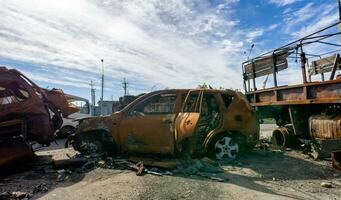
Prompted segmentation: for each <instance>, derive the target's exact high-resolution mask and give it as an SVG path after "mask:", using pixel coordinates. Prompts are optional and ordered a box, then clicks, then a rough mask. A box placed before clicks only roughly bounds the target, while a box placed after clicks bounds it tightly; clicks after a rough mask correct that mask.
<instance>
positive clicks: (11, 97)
mask: <svg viewBox="0 0 341 200" xmlns="http://www.w3.org/2000/svg"><path fill="white" fill-rule="evenodd" d="M0 77H1V78H0V152H1V153H0V154H1V157H0V166H1V165H4V164H8V163H11V162H12V161H13V162H14V161H20V160H25V159H26V158H28V157H29V156H27V155H31V156H32V149H31V148H30V145H29V144H28V142H27V140H35V141H37V142H38V143H40V144H43V145H48V144H49V143H50V142H51V141H53V140H54V133H55V131H56V130H57V129H58V128H59V127H60V126H61V124H62V116H67V115H69V114H71V113H73V112H76V111H77V108H74V107H72V106H70V105H69V104H68V102H67V101H66V98H65V96H64V94H63V92H62V91H61V90H56V89H52V90H47V89H42V88H40V87H39V86H37V85H36V84H35V83H33V82H32V81H31V80H29V79H28V78H27V77H26V76H24V75H23V74H21V73H20V72H19V71H17V70H15V69H7V68H6V67H0ZM9 143H12V144H13V145H11V146H8V144H9ZM20 144H22V145H20ZM24 149H26V151H24ZM20 155H21V156H20Z"/></svg>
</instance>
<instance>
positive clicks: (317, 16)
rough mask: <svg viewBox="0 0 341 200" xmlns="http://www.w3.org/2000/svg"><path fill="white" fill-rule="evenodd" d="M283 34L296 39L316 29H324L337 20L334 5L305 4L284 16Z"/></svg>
mask: <svg viewBox="0 0 341 200" xmlns="http://www.w3.org/2000/svg"><path fill="white" fill-rule="evenodd" d="M284 15H285V18H284V22H285V23H286V26H285V27H284V32H285V33H287V34H290V35H292V36H294V37H296V38H299V37H303V36H305V35H307V34H310V33H313V32H315V31H317V30H318V29H321V28H323V27H326V26H328V25H330V24H332V23H333V22H336V21H337V20H338V13H337V10H336V6H335V4H330V3H324V4H323V3H322V4H315V3H313V2H310V3H307V4H306V5H305V6H303V7H302V8H300V9H298V10H296V11H295V12H293V11H291V12H290V13H288V14H285V13H284Z"/></svg>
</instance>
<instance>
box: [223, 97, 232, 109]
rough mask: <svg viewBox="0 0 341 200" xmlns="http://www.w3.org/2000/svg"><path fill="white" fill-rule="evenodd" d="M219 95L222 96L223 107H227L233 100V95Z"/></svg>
mask: <svg viewBox="0 0 341 200" xmlns="http://www.w3.org/2000/svg"><path fill="white" fill-rule="evenodd" d="M221 97H222V98H223V101H224V104H225V107H226V108H228V107H229V106H230V104H231V102H232V100H233V96H232V95H228V94H221Z"/></svg>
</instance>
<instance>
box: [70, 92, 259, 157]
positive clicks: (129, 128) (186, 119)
mask: <svg viewBox="0 0 341 200" xmlns="http://www.w3.org/2000/svg"><path fill="white" fill-rule="evenodd" d="M258 137H259V124H258V120H257V119H256V116H255V114H254V113H253V111H252V108H251V106H250V104H249V103H248V101H247V99H246V98H245V96H244V95H243V94H242V93H240V92H236V91H232V90H227V91H221V90H210V89H202V90H200V89H198V90H188V89H183V90H161V91H155V92H151V93H148V94H145V95H143V96H141V97H139V98H138V99H136V100H135V101H133V102H132V103H130V104H129V105H128V106H126V107H125V108H124V109H123V110H122V111H120V112H115V113H113V114H112V115H109V116H101V117H93V118H90V119H85V120H83V121H82V122H81V123H80V125H79V127H78V129H77V133H76V134H75V136H74V137H73V138H72V139H71V143H72V145H73V146H74V148H75V149H76V150H79V151H82V152H87V151H92V150H93V149H95V150H100V151H101V150H105V151H107V152H110V153H114V152H116V153H122V154H136V153H148V154H176V153H177V152H184V151H186V152H188V153H190V154H192V155H193V154H195V155H201V154H205V153H215V155H216V157H217V158H218V159H224V158H234V157H235V156H236V154H237V153H238V152H239V151H240V150H243V149H244V147H246V146H252V145H254V144H255V143H256V142H257V141H258ZM89 149H90V150H89Z"/></svg>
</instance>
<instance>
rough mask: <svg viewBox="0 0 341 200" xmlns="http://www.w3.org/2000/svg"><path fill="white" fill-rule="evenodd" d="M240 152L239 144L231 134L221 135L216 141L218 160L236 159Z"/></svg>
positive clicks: (216, 156)
mask: <svg viewBox="0 0 341 200" xmlns="http://www.w3.org/2000/svg"><path fill="white" fill-rule="evenodd" d="M238 153H239V144H238V143H237V142H235V141H234V139H233V138H232V137H230V136H227V135H224V136H221V137H219V138H218V139H217V140H216V141H215V142H214V155H215V158H216V159H217V160H228V159H235V158H236V157H237V155H238Z"/></svg>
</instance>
